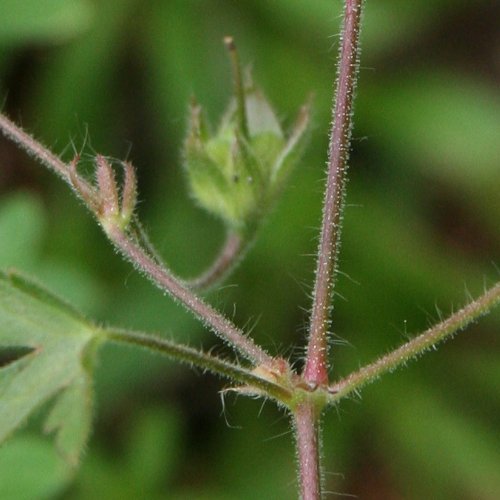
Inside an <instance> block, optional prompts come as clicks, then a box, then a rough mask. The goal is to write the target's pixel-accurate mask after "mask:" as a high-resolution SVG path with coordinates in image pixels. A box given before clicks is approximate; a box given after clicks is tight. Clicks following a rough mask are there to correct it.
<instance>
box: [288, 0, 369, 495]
mask: <svg viewBox="0 0 500 500" xmlns="http://www.w3.org/2000/svg"><path fill="white" fill-rule="evenodd" d="M362 3H363V0H346V2H345V10H344V21H343V27H342V34H341V47H340V55H339V60H338V70H337V74H338V79H337V84H336V91H335V104H334V106H333V111H332V114H333V116H332V132H331V136H330V146H329V152H328V176H327V183H326V192H325V200H324V204H323V221H322V227H321V238H320V244H319V251H318V262H317V266H316V281H315V284H314V301H313V306H312V315H311V324H310V330H309V342H308V346H307V356H306V363H305V367H304V372H303V378H304V380H305V381H306V382H307V383H309V385H311V386H313V387H314V386H325V385H327V384H328V338H327V334H328V328H329V322H330V313H331V308H332V295H333V289H334V275H335V270H336V267H337V254H338V248H339V242H340V219H341V212H342V205H343V197H344V186H345V173H346V169H347V160H348V157H349V147H350V139H351V128H352V105H353V99H354V90H355V88H356V79H357V72H358V57H359V28H360V22H361V7H362ZM320 414H321V410H320V409H318V408H316V407H315V405H314V403H313V402H312V401H304V402H303V403H300V404H299V405H297V407H296V408H295V411H294V420H295V435H296V441H297V451H298V461H299V480H300V491H301V496H302V499H303V500H319V499H320V498H321V469H320V456H319V433H320V420H319V419H320Z"/></svg>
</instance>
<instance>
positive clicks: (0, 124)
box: [0, 114, 273, 367]
mask: <svg viewBox="0 0 500 500" xmlns="http://www.w3.org/2000/svg"><path fill="white" fill-rule="evenodd" d="M0 130H1V131H2V132H3V133H4V134H5V136H6V137H7V138H9V139H11V140H13V141H14V142H16V143H17V144H18V145H19V146H21V147H22V148H23V149H24V150H25V151H27V152H28V154H30V155H31V156H33V157H34V158H35V159H36V160H38V161H40V162H41V163H43V164H44V165H45V166H47V167H49V169H50V170H52V171H54V172H55V173H57V174H58V175H59V176H60V177H61V178H63V179H64V180H65V181H66V182H67V183H68V184H69V185H70V186H71V188H72V189H73V190H74V191H75V193H76V194H77V196H79V197H80V198H81V199H83V201H84V202H85V204H86V205H87V207H88V208H89V209H90V210H91V211H92V212H93V213H94V215H95V216H96V217H97V219H98V221H99V223H100V225H101V226H102V228H103V229H104V231H105V233H106V235H107V236H108V238H109V239H110V240H111V241H112V242H113V243H114V244H115V245H116V246H117V248H118V249H119V250H120V252H121V253H122V255H124V256H125V257H126V258H127V259H128V260H129V261H130V262H131V263H132V264H133V265H135V266H136V267H137V268H138V269H139V270H141V271H142V272H143V273H144V274H145V275H146V276H147V277H149V278H150V279H151V280H152V281H153V282H154V283H155V284H156V285H157V286H159V287H160V288H161V289H162V290H164V291H165V292H167V293H168V294H169V295H171V296H172V297H174V298H175V299H177V300H178V301H179V302H181V303H182V304H183V305H184V306H185V307H186V308H187V309H188V310H190V311H192V312H193V313H194V314H195V316H197V317H198V319H199V320H200V321H202V322H203V323H204V324H205V325H207V326H209V327H210V328H211V329H212V330H213V331H214V332H215V333H216V334H217V335H218V336H219V337H220V338H222V339H223V340H225V341H226V342H228V343H229V344H230V345H231V346H233V347H234V348H235V349H236V350H238V351H239V352H240V353H241V354H242V355H243V356H245V357H246V358H247V359H249V360H250V361H252V363H254V364H256V365H259V364H261V365H265V366H268V367H269V366H273V358H272V357H271V356H270V355H269V354H267V353H266V352H265V351H264V350H263V349H262V348H261V347H259V346H257V345H256V344H255V343H254V342H253V340H252V339H251V338H250V337H248V336H247V335H245V334H244V333H243V332H242V331H241V330H239V329H238V328H237V327H236V326H235V325H233V323H232V322H231V321H229V320H228V319H226V318H225V317H224V316H223V315H222V314H221V313H219V312H218V311H216V310H215V309H213V308H212V307H211V306H209V305H208V304H206V303H205V302H204V301H203V300H202V299H200V298H199V297H197V296H196V295H195V294H194V293H193V292H192V291H191V290H189V289H188V288H187V287H186V286H185V285H184V284H183V283H181V281H180V280H179V279H178V278H176V277H175V276H174V275H173V274H172V273H171V272H170V271H169V270H168V269H167V268H166V267H164V266H163V265H162V264H161V262H160V261H159V258H158V256H155V255H153V256H150V255H148V253H147V252H146V251H145V250H144V249H143V248H142V247H141V243H139V241H141V242H146V243H147V238H146V237H145V235H144V234H141V232H140V231H139V233H137V228H139V229H140V226H139V225H138V223H137V221H134V224H133V225H134V226H135V229H136V231H135V233H136V234H135V238H134V237H132V236H129V235H128V234H127V232H126V229H125V227H124V224H122V222H123V221H120V220H119V216H120V214H119V213H118V212H119V208H120V207H118V193H117V187H116V185H115V180H114V178H113V171H112V168H111V166H110V165H109V164H108V162H107V161H106V160H105V159H104V157H102V156H98V157H97V159H96V162H97V179H98V184H99V185H98V189H96V188H95V187H93V186H91V185H90V184H88V183H87V182H86V181H85V180H84V179H82V178H80V177H79V176H78V174H77V173H76V163H75V162H74V163H70V164H65V163H64V162H63V161H62V160H61V159H60V158H59V157H57V156H56V155H54V154H53V153H52V152H51V151H50V150H48V149H47V148H46V147H45V146H43V145H42V144H40V143H39V142H38V141H36V140H35V139H34V138H33V137H31V136H30V135H29V134H27V133H26V132H24V130H22V129H21V128H20V127H18V126H17V125H16V124H15V123H13V122H12V121H10V120H9V119H8V118H7V117H5V116H4V115H2V114H0ZM130 168H131V166H130ZM130 174H131V175H132V177H133V171H130ZM134 182H135V181H134ZM124 191H126V190H125V189H124ZM120 224H121V225H120ZM132 232H134V231H132Z"/></svg>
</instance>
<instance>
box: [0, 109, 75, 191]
mask: <svg viewBox="0 0 500 500" xmlns="http://www.w3.org/2000/svg"><path fill="white" fill-rule="evenodd" d="M0 130H1V131H2V132H3V134H4V135H5V137H7V138H8V139H10V140H11V141H13V142H15V143H16V144H18V145H19V146H20V147H21V148H22V149H24V151H26V152H27V153H28V154H29V155H30V156H31V157H33V158H35V159H36V160H37V161H39V162H40V163H42V164H43V165H45V166H46V167H48V168H49V169H50V170H52V171H54V172H55V173H56V174H57V175H59V176H60V177H62V178H63V179H64V180H65V181H66V182H67V183H68V184H70V185H71V180H70V176H69V170H68V166H67V165H66V164H65V163H64V162H63V161H62V160H61V159H60V158H59V157H58V156H56V155H55V154H54V153H52V151H50V150H48V149H47V148H46V147H45V146H43V145H42V144H40V143H39V142H38V141H37V140H36V139H34V138H33V137H31V135H29V134H27V133H26V132H25V131H24V130H23V129H22V128H21V127H19V126H18V125H16V124H15V123H14V122H13V121H11V120H9V119H8V118H7V117H6V116H5V115H3V114H2V113H0Z"/></svg>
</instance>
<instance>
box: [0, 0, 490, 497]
mask: <svg viewBox="0 0 500 500" xmlns="http://www.w3.org/2000/svg"><path fill="white" fill-rule="evenodd" d="M341 7H342V5H341V2H340V0H335V1H334V0H314V1H311V2H304V1H299V0H274V1H269V0H247V1H246V2H238V1H235V0H203V1H201V0H155V1H152V2H147V3H145V2H140V1H138V0H94V1H90V0H88V1H85V0H79V1H78V0H43V1H42V0H36V1H35V0H22V1H21V0H16V1H12V0H0V12H2V16H1V18H0V92H1V96H2V102H4V103H5V104H4V106H3V107H4V110H5V111H6V112H8V113H9V114H10V116H11V117H13V118H18V120H19V121H21V122H22V123H23V124H24V126H25V127H26V128H27V129H28V130H30V131H33V132H34V133H35V135H36V136H37V137H39V138H40V139H42V140H43V141H44V142H45V143H46V144H49V145H51V146H53V147H54V148H55V150H56V151H58V152H62V154H63V156H64V157H65V158H68V159H69V158H70V157H71V156H72V155H73V154H74V150H75V149H76V150H82V149H83V151H84V153H85V154H87V155H90V154H92V153H93V152H94V151H98V152H101V153H103V154H106V155H111V156H115V157H118V158H124V157H129V158H130V159H131V160H132V161H133V163H134V164H135V165H136V167H137V169H138V175H139V183H140V193H141V198H140V199H141V205H140V214H141V217H142V218H143V220H144V221H145V223H146V225H147V226H148V229H150V231H151V235H152V239H153V240H154V241H155V242H156V243H157V244H158V246H159V248H160V249H161V251H162V253H163V255H164V256H165V259H166V260H167V262H169V263H170V264H171V265H172V267H173V268H174V269H175V270H176V272H178V273H179V274H180V275H182V276H191V275H195V274H196V273H197V272H198V271H200V270H201V269H203V267H204V266H205V265H206V264H208V263H209V262H210V260H211V258H212V256H213V255H214V253H215V252H216V251H217V247H218V245H219V244H220V243H221V241H222V239H223V230H222V228H221V227H220V226H219V224H218V222H217V221H215V220H212V219H211V218H209V217H208V216H206V215H205V214H204V213H202V212H200V211H199V210H198V209H197V208H196V207H194V206H193V204H192V203H191V201H190V200H189V198H188V196H187V195H186V190H185V189H184V184H183V181H184V179H183V178H182V173H181V169H180V166H179V164H180V162H179V151H180V149H181V145H182V144H181V143H182V138H183V137H184V134H185V129H186V122H187V112H188V102H189V97H190V96H191V95H192V94H196V96H197V97H198V100H199V102H200V103H202V104H203V105H204V106H205V107H206V109H207V111H208V113H209V115H210V117H211V119H212V121H213V120H214V119H215V117H216V116H220V114H221V112H222V110H223V109H224V107H225V104H226V102H227V99H228V98H229V94H230V88H231V81H230V70H229V63H228V61H227V57H226V54H225V51H224V48H223V45H222V38H223V36H225V35H228V34H231V35H233V36H234V37H235V40H236V42H237V44H238V46H239V49H240V52H241V58H242V60H243V61H248V62H249V63H250V64H252V66H253V68H254V75H255V79H256V81H258V82H259V84H260V85H261V86H262V87H263V88H264V89H265V91H266V93H267V95H268V97H269V98H270V101H271V102H273V103H274V105H275V107H276V109H278V110H280V118H282V119H283V120H284V121H285V122H286V123H287V124H288V125H289V126H291V124H292V120H293V117H294V116H295V113H296V111H297V109H298V106H299V105H300V103H301V102H303V101H304V100H305V98H306V96H307V95H308V94H309V92H311V91H312V92H313V93H314V94H315V101H314V111H315V113H314V114H315V116H314V126H315V130H314V131H313V138H312V140H311V143H310V146H309V148H308V151H307V155H306V158H305V159H304V161H303V162H302V164H301V165H300V166H299V167H298V168H297V169H296V171H295V172H294V174H293V175H292V179H291V183H290V186H289V188H288V189H287V190H286V193H285V195H284V197H283V200H281V202H280V203H279V204H278V206H277V208H276V210H275V212H274V213H273V214H272V215H271V216H270V217H269V220H268V221H267V224H266V225H265V227H263V228H262V230H261V233H260V238H259V240H258V241H257V243H256V244H255V246H254V248H253V249H252V250H251V252H250V253H249V255H248V257H247V259H246V261H245V262H244V263H243V264H242V266H241V267H240V268H239V269H238V271H237V272H236V273H235V275H233V276H232V277H231V278H230V280H229V281H228V286H224V287H221V288H220V289H219V290H217V291H215V292H212V293H211V295H210V296H209V300H210V301H211V302H212V303H214V304H215V305H217V306H218V307H220V308H221V309H223V310H225V311H226V312H227V314H229V315H230V316H231V317H233V318H234V320H235V321H236V322H237V323H238V324H240V325H246V327H247V328H251V327H253V326H255V328H254V330H253V332H254V335H255V337H256V338H257V339H258V340H259V341H260V342H262V343H264V344H265V345H266V346H268V347H269V348H270V349H271V350H272V351H273V352H282V353H285V354H287V355H290V356H293V357H295V358H296V359H297V363H298V364H300V357H301V353H302V350H301V347H299V348H296V349H290V348H289V347H288V346H290V345H296V346H303V344H304V332H305V327H306V325H307V312H305V311H307V309H308V307H309V305H310V299H309V295H310V291H311V283H312V279H313V272H314V258H313V255H314V252H315V250H316V244H317V232H316V229H315V228H317V227H318V226H319V219H320V210H321V201H322V200H321V198H322V195H321V190H322V180H323V179H324V164H325V158H326V154H325V152H326V148H327V130H328V126H329V113H330V110H329V108H330V102H331V88H332V77H333V68H334V62H335V58H336V47H337V36H336V33H338V23H339V20H340V19H339V15H340V12H341ZM40 13H42V15H40ZM499 17H500V5H499V4H498V2H491V1H489V0H477V1H475V2H456V1H451V0H435V1H433V2H428V1H425V0H416V1H414V2H403V3H402V2H399V1H397V0H379V1H372V0H368V2H367V4H366V14H365V19H364V21H365V29H364V31H363V53H362V70H361V76H360V85H359V89H358V101H357V105H356V120H355V125H356V128H355V140H354V144H353V154H352V161H351V182H350V183H349V185H348V196H347V204H348V205H347V208H346V212H345V218H344V223H345V224H344V231H343V233H344V239H343V245H342V254H341V262H342V268H341V271H342V274H341V275H339V283H338V288H337V291H338V293H339V297H338V298H337V301H336V307H335V318H334V330H335V333H336V335H337V336H338V337H337V341H336V342H335V343H334V346H333V349H332V356H333V357H334V368H335V375H336V376H339V375H342V374H346V373H347V372H348V371H349V370H352V369H355V368H356V367H357V366H358V365H359V364H361V363H365V362H368V361H370V360H372V359H373V357H374V356H376V355H378V354H380V353H383V352H386V351H387V350H389V349H390V348H391V347H395V346H397V345H398V344H399V343H401V342H402V341H404V339H405V338H406V337H407V336H408V335H411V334H413V333H414V332H417V331H419V330H421V329H423V328H425V327H426V326H427V325H428V324H429V323H430V322H434V321H436V320H438V319H439V317H440V316H442V315H446V314H447V313H448V312H449V311H450V310H451V309H452V308H456V307H458V305H460V304H462V303H464V302H465V301H466V300H467V297H468V294H469V293H470V294H472V295H476V294H477V293H479V292H480V291H481V290H482V288H483V286H484V281H486V282H491V281H493V280H495V279H497V278H498V268H495V264H496V265H498V263H499V262H498V255H499V250H500V231H499V230H498V220H499V217H500V196H499V193H500V163H499V158H500V141H499V140H498V138H499V137H500V96H499V93H498V88H499V83H500V63H499V61H500V59H499V56H498V47H499V46H500V35H499V32H498V22H497V20H498V18H499ZM0 165H1V167H0V194H1V197H0V265H1V267H3V268H5V267H9V266H15V267H16V268H20V269H22V270H23V271H26V272H29V273H31V274H33V275H35V276H36V277H37V278H39V279H40V280H41V281H43V282H44V283H46V284H47V285H48V286H49V287H50V288H51V289H53V290H54V291H56V292H58V293H59V294H62V295H63V296H64V297H66V298H68V299H69V300H70V301H72V302H74V303H75V304H76V305H78V306H79V307H80V308H81V309H82V310H83V311H84V312H85V313H86V314H88V315H89V316H90V317H95V318H96V319H99V320H101V321H109V322H110V323H114V324H118V325H123V326H129V327H136V328H141V329H148V330H154V331H158V332H163V333H164V334H166V335H169V336H172V337H175V338H178V339H181V340H183V341H188V342H191V343H192V344H194V345H200V344H203V345H204V346H205V347H206V348H208V347H210V346H212V345H213V344H214V340H213V338H212V337H211V336H210V335H209V334H208V333H206V332H204V331H203V329H202V328H201V327H200V325H198V324H197V323H195V322H194V321H193V320H192V318H190V317H189V315H187V314H185V313H184V312H183V311H182V310H180V308H178V307H176V306H175V305H173V304H172V303H171V302H170V301H169V300H168V299H165V298H164V297H162V296H161V294H160V293H158V292H157V290H155V289H154V288H153V287H152V286H150V285H149V283H146V282H145V281H144V280H143V279H142V278H140V277H138V276H136V275H135V274H134V272H133V271H132V270H131V269H130V268H129V267H128V266H127V265H126V264H124V263H121V262H120V261H119V259H117V258H116V255H114V252H113V251H112V249H111V248H110V245H109V244H107V243H106V241H105V238H104V237H103V236H102V235H101V234H100V232H99V230H98V228H96V227H95V224H94V222H93V221H92V220H91V219H90V217H89V216H88V214H86V213H85V211H84V210H83V208H82V206H81V205H80V204H79V203H78V202H76V201H75V200H74V199H73V198H72V196H71V195H70V193H69V192H68V190H67V188H66V186H63V185H62V183H60V182H59V181H58V180H57V179H54V178H53V177H52V176H51V175H50V174H49V173H47V172H46V171H44V170H43V168H41V167H39V166H34V164H33V162H32V161H31V160H29V159H28V158H26V156H25V155H24V154H23V153H22V152H20V151H18V150H17V149H16V148H15V147H14V146H13V145H12V144H9V143H7V142H6V141H5V140H3V139H2V140H1V142H0ZM233 284H234V285H236V284H237V286H229V285H233ZM343 299H345V300H343ZM499 326H500V314H499V313H498V311H497V312H496V313H494V314H492V315H491V316H490V317H489V318H487V319H485V320H483V321H481V323H480V324H479V325H478V326H476V327H473V328H470V329H469V330H468V331H467V332H465V333H463V334H461V335H459V336H458V338H457V339H456V340H455V341H454V342H451V343H448V344H447V345H445V346H443V347H442V348H441V349H440V351H439V352H437V353H432V354H428V355H427V356H425V357H424V358H422V360H421V361H420V362H419V363H414V364H412V365H411V366H409V367H408V369H407V370H406V371H402V372H400V373H399V374H397V375H392V376H388V377H387V380H382V381H381V382H379V383H378V384H377V385H376V386H373V387H370V388H367V389H366V390H365V391H364V392H363V399H362V401H361V403H360V402H347V403H346V404H344V405H343V406H342V407H340V408H339V409H338V412H333V411H332V412H330V413H329V414H328V415H326V417H325V431H324V457H325V478H326V481H327V487H328V490H330V491H336V492H341V493H353V494H358V495H360V497H361V498H415V499H416V498H440V499H447V498H449V499H457V498H460V499H461V498H463V499H478V498H484V499H492V498H496V495H497V492H498V491H500V480H499V476H498V472H497V471H498V470H500V458H499V455H498V453H497V450H496V449H495V446H494V443H495V439H496V438H498V411H499V409H500V408H499V403H500V401H499V398H498V380H500V364H499V363H498V359H499V349H498V333H497V332H498V329H499ZM217 349H218V350H219V351H221V350H222V348H219V347H218V348H217ZM97 377H98V379H97V382H96V391H97V407H98V408H97V411H96V415H95V423H96V427H95V431H94V435H93V438H92V440H91V442H90V444H89V446H88V450H87V454H86V455H87V456H86V457H85V458H84V462H83V466H82V468H81V470H80V471H78V474H76V476H75V477H74V478H72V474H73V473H72V471H68V470H67V469H65V468H64V466H63V465H62V464H61V462H60V460H59V458H58V457H57V456H56V455H55V454H54V449H53V447H52V446H48V442H47V441H46V440H44V439H42V438H41V437H39V435H38V434H35V435H34V434H33V431H34V428H35V429H36V428H37V427H36V424H37V422H34V423H30V424H29V426H28V427H27V429H26V431H25V433H24V434H23V435H21V436H18V437H17V439H15V440H12V441H9V442H8V443H7V444H6V445H5V446H4V447H2V449H1V450H0V477H1V478H2V481H1V486H0V497H2V498H6V499H7V498H15V499H16V500H18V499H23V498H26V499H37V498H40V499H46V498H60V499H66V498H72V499H73V498H77V499H80V498H81V499H82V500H83V499H89V498H92V499H106V500H108V499H114V498H117V499H118V498H120V499H121V500H122V499H127V498H130V499H132V498H139V497H144V498H173V499H175V498H179V499H180V498H182V499H186V498H189V499H200V500H201V499H203V500H208V499H225V498H228V499H229V498H242V499H245V498H252V499H253V498H255V497H257V496H260V497H261V498H291V497H292V496H293V492H294V483H293V477H294V455H293V446H292V436H291V435H290V433H287V432H286V431H287V420H286V418H285V417H284V416H283V415H282V414H281V413H280V412H279V411H278V410H275V409H274V408H272V407H271V406H265V407H264V408H263V409H261V408H260V406H259V402H255V401H245V400H240V399H239V400H237V401H235V400H234V398H233V397H232V396H226V397H225V405H224V406H223V407H222V408H221V403H220V402H219V399H218V395H217V390H218V389H220V388H221V385H220V382H219V381H215V380H213V379H212V378H211V377H202V376H201V374H198V373H192V372H190V371H189V370H187V369H185V368H183V367H177V366H174V365H172V364H171V363H168V362H165V361H164V360H161V359H157V358H154V357H150V356H149V355H146V354H144V353H140V352H139V353H136V352H133V351H128V350H126V349H125V350H124V349H122V348H118V347H107V348H106V349H105V350H104V352H103V353H102V355H101V356H100V361H99V364H98V367H97ZM222 413H224V416H223V415H222ZM497 441H498V440H497ZM28 474H29V475H28ZM4 478H8V479H9V480H8V481H4ZM20 478H21V479H20Z"/></svg>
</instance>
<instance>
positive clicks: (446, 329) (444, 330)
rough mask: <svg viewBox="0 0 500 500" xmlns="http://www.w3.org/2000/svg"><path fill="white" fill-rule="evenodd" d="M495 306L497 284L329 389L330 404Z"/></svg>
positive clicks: (499, 295) (499, 292)
mask: <svg viewBox="0 0 500 500" xmlns="http://www.w3.org/2000/svg"><path fill="white" fill-rule="evenodd" d="M498 305H500V282H498V283H497V284H496V285H495V286H493V287H492V288H490V289H489V290H487V291H486V292H485V293H484V294H483V295H481V297H479V298H478V299H476V300H474V301H473V302H471V303H470V304H468V305H466V306H465V307H463V308H462V309H460V310H459V311H457V312H456V313H455V314H452V315H451V316H450V317H449V318H448V319H446V320H444V321H443V322H441V323H439V324H437V325H435V326H433V327H431V328H429V329H428V330H427V331H425V332H424V333H422V334H420V335H419V336H417V337H415V338H414V339H412V340H410V341H409V342H407V343H406V344H403V345H402V346H401V347H399V348H398V349H396V350H395V351H392V352H391V353H389V354H386V355H385V356H383V357H382V358H380V359H379V360H377V361H375V362H374V363H372V364H370V365H367V366H365V367H364V368H361V370H359V371H357V372H355V373H351V375H349V376H347V377H346V378H344V379H343V380H340V381H339V382H337V383H335V384H334V385H332V386H331V387H330V388H329V392H330V393H331V394H332V396H331V398H330V401H331V402H335V401H337V400H339V399H342V398H344V397H345V396H347V395H349V394H350V393H351V392H353V391H356V390H358V389H360V388H361V387H362V386H364V385H367V384H369V383H371V382H373V381H375V380H376V379H377V378H379V377H380V376H381V375H383V374H384V373H386V372H392V371H393V370H395V369H396V368H398V367H399V366H401V365H404V364H405V363H406V362H407V361H409V360H411V359H412V358H416V357H417V356H419V355H421V354H423V353H424V352H425V351H427V350H429V349H430V348H431V347H434V346H436V345H437V344H439V343H440V342H442V341H444V340H446V339H447V338H448V337H451V336H452V335H454V334H455V333H457V332H458V331H459V330H462V329H463V328H465V327H466V326H467V325H469V324H470V323H472V322H474V321H475V320H476V319H478V318H479V317H480V316H482V315H484V314H486V313H487V312H488V311H490V310H491V309H493V308H494V307H495V306H498Z"/></svg>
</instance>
